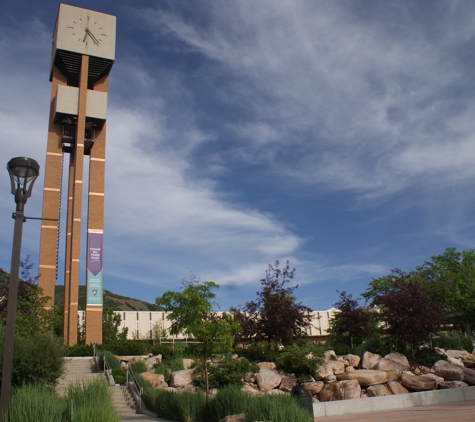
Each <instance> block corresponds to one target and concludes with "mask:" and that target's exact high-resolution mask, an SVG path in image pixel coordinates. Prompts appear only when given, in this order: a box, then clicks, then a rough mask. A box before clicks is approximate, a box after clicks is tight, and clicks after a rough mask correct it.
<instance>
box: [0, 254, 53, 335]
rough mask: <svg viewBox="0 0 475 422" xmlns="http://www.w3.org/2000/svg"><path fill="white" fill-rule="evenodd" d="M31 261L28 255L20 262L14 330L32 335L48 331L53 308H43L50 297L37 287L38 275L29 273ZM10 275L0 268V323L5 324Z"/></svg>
mask: <svg viewBox="0 0 475 422" xmlns="http://www.w3.org/2000/svg"><path fill="white" fill-rule="evenodd" d="M33 265H34V264H33V263H32V262H30V256H29V255H28V256H27V257H26V259H25V261H21V262H20V280H19V281H18V299H17V312H16V321H15V332H16V333H18V334H20V335H32V334H35V333H41V332H50V331H51V329H52V323H53V318H54V316H53V310H52V309H45V306H46V304H47V302H48V300H49V299H50V298H49V297H47V296H43V290H42V289H41V288H40V287H38V285H37V281H38V276H36V277H33V276H32V275H31V269H32V267H33ZM9 281H10V275H9V274H8V273H6V272H5V271H3V270H2V269H1V268H0V324H2V325H5V323H6V319H7V309H8V293H9V290H10V284H9Z"/></svg>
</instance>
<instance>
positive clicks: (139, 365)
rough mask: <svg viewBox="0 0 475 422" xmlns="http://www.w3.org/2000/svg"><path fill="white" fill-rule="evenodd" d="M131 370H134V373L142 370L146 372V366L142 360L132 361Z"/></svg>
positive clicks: (139, 372)
mask: <svg viewBox="0 0 475 422" xmlns="http://www.w3.org/2000/svg"><path fill="white" fill-rule="evenodd" d="M131 366H132V371H134V373H135V374H141V373H142V372H147V371H148V367H147V365H146V363H145V362H144V361H143V360H137V361H134V362H132V365H131Z"/></svg>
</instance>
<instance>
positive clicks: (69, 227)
mask: <svg viewBox="0 0 475 422" xmlns="http://www.w3.org/2000/svg"><path fill="white" fill-rule="evenodd" d="M115 33H116V17H115V16H112V15H108V14H105V13H99V12H96V11H93V10H88V9H83V8H80V7H75V6H70V5H68V4H64V3H60V5H59V10H58V16H57V18H56V25H55V29H54V36H53V52H52V56H51V71H50V81H51V82H52V89H51V105H50V117H49V128H48V142H47V149H46V162H45V168H44V191H43V218H45V219H51V220H54V219H60V216H61V190H62V178H63V174H64V176H66V175H67V177H68V200H67V216H66V251H65V271H64V342H65V344H68V345H74V344H76V342H77V318H78V317H77V315H78V288H79V258H80V248H81V231H82V227H81V219H82V202H83V173H84V168H85V167H86V168H87V166H88V167H89V177H88V179H89V184H88V196H87V198H88V199H87V262H86V267H87V279H86V284H87V288H86V290H87V298H86V317H85V319H86V321H85V322H86V333H85V335H86V339H85V340H86V344H90V343H99V344H100V343H102V293H103V286H102V270H103V268H102V253H103V247H102V245H103V234H104V175H105V157H106V155H105V153H106V120H107V85H108V78H109V72H110V70H111V68H112V65H113V63H114V59H115ZM67 156H69V169H66V168H63V163H64V162H65V157H67ZM58 245H59V222H58V224H57V225H56V224H53V223H51V222H50V221H47V220H45V221H43V224H42V226H41V239H40V256H39V280H38V285H39V287H41V288H42V289H43V293H44V295H45V296H49V297H50V298H51V299H50V300H49V302H48V305H47V306H48V307H51V306H53V305H54V289H55V283H56V278H57V271H58V262H57V261H58V259H57V256H58V255H57V254H58Z"/></svg>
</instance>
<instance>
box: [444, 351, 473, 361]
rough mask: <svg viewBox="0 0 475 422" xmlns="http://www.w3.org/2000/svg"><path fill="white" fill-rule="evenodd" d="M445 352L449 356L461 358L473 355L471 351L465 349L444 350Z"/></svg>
mask: <svg viewBox="0 0 475 422" xmlns="http://www.w3.org/2000/svg"><path fill="white" fill-rule="evenodd" d="M445 354H446V355H447V356H449V357H451V358H455V359H463V358H465V359H466V358H469V357H470V356H473V355H472V354H471V353H469V352H467V351H466V350H446V351H445Z"/></svg>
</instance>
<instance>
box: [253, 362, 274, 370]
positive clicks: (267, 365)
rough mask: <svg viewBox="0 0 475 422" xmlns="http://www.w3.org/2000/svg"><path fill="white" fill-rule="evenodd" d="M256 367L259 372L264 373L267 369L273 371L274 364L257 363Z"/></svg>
mask: <svg viewBox="0 0 475 422" xmlns="http://www.w3.org/2000/svg"><path fill="white" fill-rule="evenodd" d="M257 366H258V367H259V369H260V370H261V371H265V370H267V369H275V363H274V362H259V363H258V364H257Z"/></svg>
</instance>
